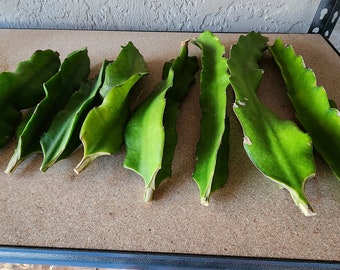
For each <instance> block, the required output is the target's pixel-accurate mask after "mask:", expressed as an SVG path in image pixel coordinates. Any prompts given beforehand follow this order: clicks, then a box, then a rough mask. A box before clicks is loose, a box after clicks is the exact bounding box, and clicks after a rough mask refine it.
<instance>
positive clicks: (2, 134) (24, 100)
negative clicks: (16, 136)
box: [0, 50, 60, 147]
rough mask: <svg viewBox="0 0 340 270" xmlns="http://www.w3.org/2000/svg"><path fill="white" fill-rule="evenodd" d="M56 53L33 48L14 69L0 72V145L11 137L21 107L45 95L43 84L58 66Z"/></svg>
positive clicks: (34, 102) (33, 103) (30, 105)
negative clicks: (33, 50)
mask: <svg viewBox="0 0 340 270" xmlns="http://www.w3.org/2000/svg"><path fill="white" fill-rule="evenodd" d="M59 66H60V60H59V54H58V53H57V52H54V51H51V50H45V51H41V50H39V51H36V52H34V53H33V55H32V56H31V57H30V58H29V59H28V60H26V61H23V62H20V63H19V64H18V66H17V68H16V70H15V71H14V72H2V73H0V108H1V111H0V147H2V146H4V145H5V144H6V143H7V142H8V141H9V139H10V138H11V137H12V135H13V133H14V130H15V127H16V125H17V124H19V122H20V119H21V116H22V114H21V110H23V109H28V108H30V107H33V106H35V105H37V103H38V102H39V101H40V100H41V99H42V98H43V97H44V88H43V83H44V82H46V81H47V80H48V79H49V78H51V77H52V76H53V75H54V74H55V73H56V72H57V71H58V69H59Z"/></svg>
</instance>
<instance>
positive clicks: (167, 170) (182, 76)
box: [155, 41, 199, 189]
mask: <svg viewBox="0 0 340 270" xmlns="http://www.w3.org/2000/svg"><path fill="white" fill-rule="evenodd" d="M171 67H172V68H173V70H174V71H175V73H174V79H173V86H172V87H171V88H170V89H169V90H168V91H167V93H166V95H165V98H166V105H165V110H164V116H163V126H164V134H165V138H164V149H163V159H162V165H161V168H160V170H159V171H158V173H157V176H156V178H155V189H156V188H157V187H158V186H159V184H160V183H161V182H162V181H163V180H164V179H166V178H168V177H171V174H172V173H171V167H172V161H173V157H174V153H175V149H176V145H177V130H176V123H177V118H178V115H179V113H180V110H179V106H180V104H181V102H182V101H183V99H184V98H185V97H186V95H187V94H188V92H189V90H190V86H191V85H192V84H193V83H194V81H195V74H196V72H197V70H198V68H199V67H198V63H197V58H196V57H195V56H191V57H188V41H184V42H183V43H182V46H181V51H180V55H179V57H178V59H177V60H176V61H174V60H173V61H171V62H167V63H165V64H164V68H163V74H164V75H163V79H166V76H167V74H168V72H169V69H170V68H171Z"/></svg>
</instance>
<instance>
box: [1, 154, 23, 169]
mask: <svg viewBox="0 0 340 270" xmlns="http://www.w3.org/2000/svg"><path fill="white" fill-rule="evenodd" d="M21 161H22V160H20V159H18V158H17V155H16V152H15V153H14V155H13V156H12V158H11V159H10V161H9V162H8V165H7V168H6V170H5V173H7V174H11V173H12V172H14V171H15V169H16V168H17V167H18V166H19V164H20V163H21Z"/></svg>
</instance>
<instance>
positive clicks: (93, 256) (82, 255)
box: [0, 246, 340, 270]
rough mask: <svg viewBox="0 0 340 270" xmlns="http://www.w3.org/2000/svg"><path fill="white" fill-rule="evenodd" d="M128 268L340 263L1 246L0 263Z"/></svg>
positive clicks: (279, 269)
mask: <svg viewBox="0 0 340 270" xmlns="http://www.w3.org/2000/svg"><path fill="white" fill-rule="evenodd" d="M1 261H3V262H6V263H25V264H43V265H44V264H46V265H59V266H78V267H96V268H125V269H230V270H236V269H248V270H255V269H260V270H269V269H277V270H283V269H285V270H290V269H294V270H299V269H301V270H302V269H340V262H335V261H314V260H292V259H275V258H253V257H236V256H212V255H196V254H176V253H175V254H174V253H171V254H170V253H152V252H123V251H100V250H81V249H58V248H34V247H9V246H0V262H1Z"/></svg>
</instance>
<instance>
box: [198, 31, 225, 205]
mask: <svg viewBox="0 0 340 270" xmlns="http://www.w3.org/2000/svg"><path fill="white" fill-rule="evenodd" d="M194 44H196V45H197V46H198V47H200V48H201V50H202V71H201V75H200V85H201V93H200V106H201V110H202V117H201V132H200V139H199V142H198V144H197V149H196V159H197V161H196V165H195V170H194V174H193V178H194V180H195V182H196V183H197V185H198V187H199V192H200V198H201V203H202V204H204V205H208V204H209V199H210V196H211V194H212V193H213V192H214V191H216V190H217V189H218V188H220V187H222V186H223V185H224V184H225V182H226V180H227V176H228V157H229V121H228V116H227V114H226V110H227V109H226V108H227V94H226V89H227V87H228V85H229V78H228V74H227V69H228V66H227V60H226V58H224V53H225V48H224V46H223V44H222V43H221V42H220V40H219V39H218V37H217V36H215V35H213V34H212V33H211V32H209V31H206V32H203V33H202V34H201V35H200V36H199V37H198V38H197V39H196V40H195V41H194Z"/></svg>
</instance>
